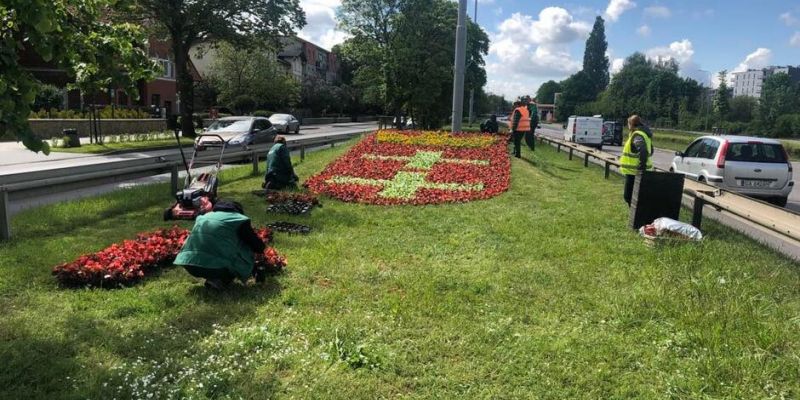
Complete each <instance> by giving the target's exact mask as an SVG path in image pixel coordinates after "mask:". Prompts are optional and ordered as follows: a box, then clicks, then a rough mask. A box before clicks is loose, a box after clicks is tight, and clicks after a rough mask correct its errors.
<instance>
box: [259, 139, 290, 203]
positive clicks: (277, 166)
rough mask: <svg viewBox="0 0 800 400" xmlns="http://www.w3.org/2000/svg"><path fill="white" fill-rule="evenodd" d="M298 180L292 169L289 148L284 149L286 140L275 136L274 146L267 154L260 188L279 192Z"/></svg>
mask: <svg viewBox="0 0 800 400" xmlns="http://www.w3.org/2000/svg"><path fill="white" fill-rule="evenodd" d="M299 180H300V179H299V178H298V177H297V175H296V174H295V173H294V168H293V167H292V158H291V156H290V155H289V148H287V147H286V138H285V137H283V136H275V144H273V145H272V147H271V148H270V149H269V153H267V173H266V175H264V183H263V184H262V185H261V187H263V188H265V189H268V190H269V189H272V190H280V189H283V188H285V187H288V186H294V185H295V184H296V183H297V181H299Z"/></svg>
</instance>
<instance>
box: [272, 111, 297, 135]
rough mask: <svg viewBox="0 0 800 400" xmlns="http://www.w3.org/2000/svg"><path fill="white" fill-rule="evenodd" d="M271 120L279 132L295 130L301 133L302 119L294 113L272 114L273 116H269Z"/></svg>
mask: <svg viewBox="0 0 800 400" xmlns="http://www.w3.org/2000/svg"><path fill="white" fill-rule="evenodd" d="M269 122H272V125H273V126H275V130H277V131H278V132H283V133H286V134H288V133H290V132H294V133H295V134H299V133H300V121H298V120H297V118H295V117H294V116H293V115H290V114H272V116H270V117H269Z"/></svg>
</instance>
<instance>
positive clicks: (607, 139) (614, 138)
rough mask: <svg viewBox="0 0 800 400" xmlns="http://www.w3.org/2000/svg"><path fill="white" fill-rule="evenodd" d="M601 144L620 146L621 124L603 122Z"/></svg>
mask: <svg viewBox="0 0 800 400" xmlns="http://www.w3.org/2000/svg"><path fill="white" fill-rule="evenodd" d="M603 144H610V145H616V146H622V124H621V123H619V122H616V121H604V122H603Z"/></svg>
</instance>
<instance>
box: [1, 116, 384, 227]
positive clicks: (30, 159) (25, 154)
mask: <svg viewBox="0 0 800 400" xmlns="http://www.w3.org/2000/svg"><path fill="white" fill-rule="evenodd" d="M374 129H377V123H376V122H369V123H341V124H333V125H313V126H308V127H301V129H300V134H299V135H292V134H290V135H285V136H286V140H287V142H292V141H294V140H299V139H307V138H313V137H318V136H330V135H337V134H339V135H344V134H352V133H356V132H362V131H370V130H374ZM325 147H327V146H325ZM313 150H314V149H307V150H306V151H307V152H309V151H313ZM178 152H179V151H178V149H177V147H175V148H172V149H163V150H155V151H142V152H132V153H125V154H117V155H83V154H71V153H51V154H50V155H49V156H45V155H43V154H36V153H33V152H31V151H29V150H27V149H25V148H24V147H22V145H21V144H18V143H0V184H1V183H2V181H3V176H4V175H8V174H16V173H23V172H30V171H42V170H49V169H58V168H64V167H73V166H79V165H92V164H103V163H108V162H114V161H123V160H132V159H138V158H147V157H157V156H165V155H170V154H177V153H178ZM186 156H187V157H189V156H191V150H189V151H188V152H187V154H186ZM226 167H230V165H226V166H223V168H226ZM210 168H212V167H207V168H206V169H210ZM262 169H263V167H262ZM184 176H185V173H184V172H181V173H180V178H179V182H180V183H181V184H182V183H183V179H184ZM169 180H170V175H169V174H162V175H156V176H150V177H146V178H141V179H136V180H132V181H127V182H117V183H110V184H105V185H99V186H93V187H89V188H83V189H76V190H70V191H64V192H54V193H49V194H47V195H42V196H37V197H33V198H27V199H24V200H20V201H12V202H11V204H10V205H9V212H10V213H11V214H12V215H13V214H16V213H18V212H19V211H21V210H24V209H27V208H31V207H35V206H42V205H47V204H53V203H58V202H62V201H68V200H74V199H79V198H84V197H90V196H96V195H99V194H103V193H107V192H110V191H114V190H118V189H126V188H132V187H136V186H140V185H146V184H151V183H159V182H169ZM254 189H257V188H254ZM169 205H170V204H166V203H165V205H164V207H167V206H169Z"/></svg>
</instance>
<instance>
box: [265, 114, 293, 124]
mask: <svg viewBox="0 0 800 400" xmlns="http://www.w3.org/2000/svg"><path fill="white" fill-rule="evenodd" d="M289 117H290V116H289V115H287V114H273V115H272V116H271V117H269V120H270V121H271V122H272V123H275V122H286V121H288V120H289Z"/></svg>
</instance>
